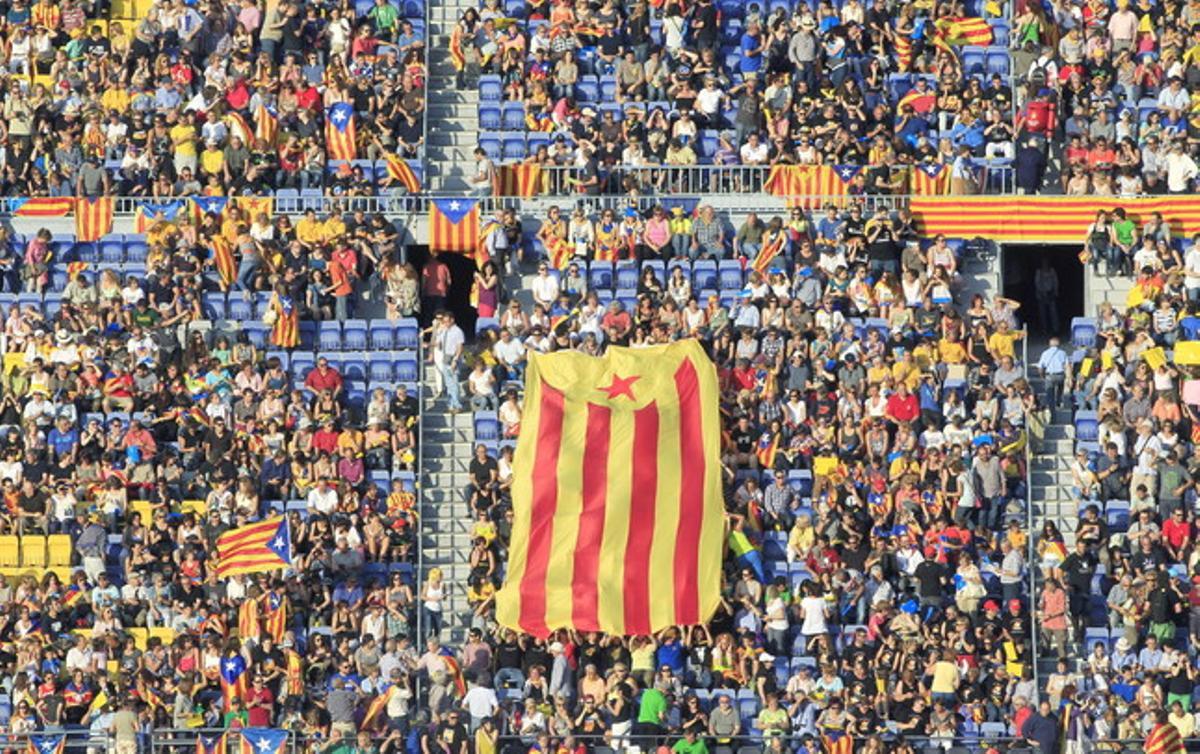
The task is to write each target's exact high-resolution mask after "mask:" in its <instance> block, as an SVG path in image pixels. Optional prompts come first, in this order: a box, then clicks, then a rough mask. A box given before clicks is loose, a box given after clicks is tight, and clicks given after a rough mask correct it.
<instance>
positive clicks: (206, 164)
mask: <svg viewBox="0 0 1200 754" xmlns="http://www.w3.org/2000/svg"><path fill="white" fill-rule="evenodd" d="M200 167H201V168H203V169H204V172H206V173H208V174H209V175H220V174H221V169H222V168H223V167H225V153H224V152H222V151H221V150H219V149H206V150H204V151H203V152H201V153H200Z"/></svg>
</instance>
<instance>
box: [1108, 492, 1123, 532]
mask: <svg viewBox="0 0 1200 754" xmlns="http://www.w3.org/2000/svg"><path fill="white" fill-rule="evenodd" d="M1104 520H1105V522H1106V523H1107V524H1108V528H1109V530H1110V531H1112V532H1115V533H1123V532H1126V531H1128V530H1129V501H1128V500H1109V501H1108V502H1107V503H1105V504H1104Z"/></svg>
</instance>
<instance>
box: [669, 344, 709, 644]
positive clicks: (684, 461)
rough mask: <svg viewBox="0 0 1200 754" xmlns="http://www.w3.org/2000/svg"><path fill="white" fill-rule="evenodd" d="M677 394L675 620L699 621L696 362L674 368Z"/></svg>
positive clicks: (700, 463) (700, 457)
mask: <svg viewBox="0 0 1200 754" xmlns="http://www.w3.org/2000/svg"><path fill="white" fill-rule="evenodd" d="M675 390H676V392H677V393H678V394H679V468H680V470H681V472H680V474H679V528H677V529H676V530H675V622H676V623H677V624H681V625H691V624H694V623H699V622H700V586H699V581H698V578H697V577H698V576H699V573H698V571H699V569H700V528H701V523H702V521H703V518H704V478H705V475H706V473H707V469H706V468H705V467H704V426H703V407H702V406H701V405H700V380H699V378H698V377H697V375H696V365H695V364H693V363H692V361H691V359H687V360H685V361H684V362H683V363H682V364H680V365H679V369H677V370H676V371H675Z"/></svg>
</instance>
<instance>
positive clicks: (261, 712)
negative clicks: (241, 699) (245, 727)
mask: <svg viewBox="0 0 1200 754" xmlns="http://www.w3.org/2000/svg"><path fill="white" fill-rule="evenodd" d="M274 712H275V695H274V694H272V693H271V689H269V688H267V684H266V682H265V681H264V680H263V677H262V676H257V675H256V676H254V683H253V684H252V685H251V686H250V688H249V690H247V691H246V715H247V722H248V724H249V727H251V728H270V727H271V719H272V717H273V716H274Z"/></svg>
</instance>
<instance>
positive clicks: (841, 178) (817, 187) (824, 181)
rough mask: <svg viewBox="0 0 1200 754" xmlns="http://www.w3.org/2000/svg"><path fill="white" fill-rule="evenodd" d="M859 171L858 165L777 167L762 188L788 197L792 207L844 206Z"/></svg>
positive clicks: (789, 204)
mask: <svg viewBox="0 0 1200 754" xmlns="http://www.w3.org/2000/svg"><path fill="white" fill-rule="evenodd" d="M860 172H862V168H861V167H859V166H857V165H774V166H772V167H771V172H770V173H769V174H768V175H767V182H766V184H764V185H763V189H764V190H766V191H767V192H769V193H771V194H773V195H775V196H783V197H787V199H788V206H793V207H815V206H819V205H821V204H823V203H825V202H829V201H833V202H834V203H841V202H842V201H843V199H844V197H845V196H846V195H847V194H848V193H849V189H850V184H851V182H853V180H854V178H855V177H856V176H857V175H858V174H859V173H860Z"/></svg>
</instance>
